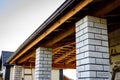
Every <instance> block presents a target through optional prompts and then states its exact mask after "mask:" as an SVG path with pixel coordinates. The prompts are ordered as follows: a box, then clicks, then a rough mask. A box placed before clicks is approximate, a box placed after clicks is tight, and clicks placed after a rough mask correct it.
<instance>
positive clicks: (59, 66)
mask: <svg viewBox="0 0 120 80" xmlns="http://www.w3.org/2000/svg"><path fill="white" fill-rule="evenodd" d="M52 68H58V69H76V65H75V64H52Z"/></svg>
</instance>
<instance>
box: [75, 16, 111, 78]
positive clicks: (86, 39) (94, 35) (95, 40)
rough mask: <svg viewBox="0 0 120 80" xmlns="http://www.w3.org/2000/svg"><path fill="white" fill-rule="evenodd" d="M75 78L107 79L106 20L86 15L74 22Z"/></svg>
mask: <svg viewBox="0 0 120 80" xmlns="http://www.w3.org/2000/svg"><path fill="white" fill-rule="evenodd" d="M76 72H77V80H109V77H110V73H109V53H108V35H107V21H106V19H103V18H98V17H93V16H86V17H84V18H83V19H81V20H80V21H78V22H77V23H76Z"/></svg>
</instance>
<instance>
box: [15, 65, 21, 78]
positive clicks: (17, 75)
mask: <svg viewBox="0 0 120 80" xmlns="http://www.w3.org/2000/svg"><path fill="white" fill-rule="evenodd" d="M21 79H22V66H17V65H15V66H14V68H13V80H21Z"/></svg>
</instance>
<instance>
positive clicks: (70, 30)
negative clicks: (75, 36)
mask: <svg viewBox="0 0 120 80" xmlns="http://www.w3.org/2000/svg"><path fill="white" fill-rule="evenodd" d="M74 32H75V25H73V26H71V27H69V28H68V29H66V30H64V31H61V33H59V34H58V35H56V36H55V37H54V38H53V39H52V40H50V41H48V42H47V43H46V44H45V46H47V47H48V46H52V45H53V44H55V43H57V42H59V41H60V40H62V39H64V38H65V37H67V36H69V35H71V34H72V33H74Z"/></svg>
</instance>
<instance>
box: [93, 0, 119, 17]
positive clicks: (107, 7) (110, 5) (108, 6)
mask: <svg viewBox="0 0 120 80" xmlns="http://www.w3.org/2000/svg"><path fill="white" fill-rule="evenodd" d="M118 6H120V0H112V1H108V2H107V3H105V4H102V5H101V6H100V7H99V8H97V10H95V11H94V12H92V13H91V14H93V13H94V14H93V15H94V16H103V15H105V14H107V13H109V12H110V11H112V10H113V9H115V8H117V7H118Z"/></svg>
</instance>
